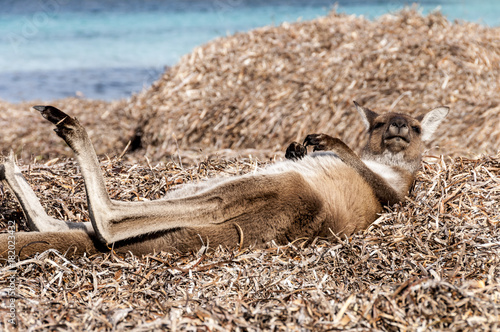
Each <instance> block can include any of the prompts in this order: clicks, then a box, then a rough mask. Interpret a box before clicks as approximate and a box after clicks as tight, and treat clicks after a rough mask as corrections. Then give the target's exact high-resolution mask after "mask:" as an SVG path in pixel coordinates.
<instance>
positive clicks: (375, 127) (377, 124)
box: [373, 122, 385, 129]
mask: <svg viewBox="0 0 500 332" xmlns="http://www.w3.org/2000/svg"><path fill="white" fill-rule="evenodd" d="M384 124H385V123H383V122H377V123H376V124H375V125H374V126H373V129H378V128H381V127H382V126H383V125H384Z"/></svg>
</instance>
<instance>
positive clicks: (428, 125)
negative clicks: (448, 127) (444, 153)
mask: <svg viewBox="0 0 500 332" xmlns="http://www.w3.org/2000/svg"><path fill="white" fill-rule="evenodd" d="M449 110H450V108H449V107H447V106H439V107H436V108H434V109H432V110H430V111H429V112H428V113H427V114H425V115H424V116H423V117H418V118H417V119H418V120H420V125H421V126H422V141H428V140H430V139H431V137H432V135H433V134H434V132H435V131H436V129H437V128H438V127H439V124H440V123H441V121H443V119H444V118H445V117H446V115H447V114H448V111H449Z"/></svg>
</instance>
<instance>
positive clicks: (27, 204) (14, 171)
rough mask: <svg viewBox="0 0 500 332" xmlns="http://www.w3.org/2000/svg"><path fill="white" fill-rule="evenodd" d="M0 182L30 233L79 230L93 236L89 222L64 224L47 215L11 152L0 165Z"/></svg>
mask: <svg viewBox="0 0 500 332" xmlns="http://www.w3.org/2000/svg"><path fill="white" fill-rule="evenodd" d="M0 180H3V181H5V182H7V184H8V185H9V187H10V189H11V190H12V192H13V193H14V195H15V196H16V198H17V200H18V201H19V203H20V204H21V207H22V208H23V211H24V214H25V216H26V219H27V223H28V227H29V228H30V229H31V230H32V231H38V232H63V231H68V230H77V229H80V230H83V231H85V232H87V233H88V234H89V235H93V234H94V229H93V228H92V225H91V223H90V222H85V223H74V222H64V221H62V220H58V219H56V218H52V217H50V216H49V215H47V213H46V212H45V210H44V208H43V207H42V205H41V204H40V201H39V200H38V197H36V195H35V193H34V192H33V189H31V187H30V185H29V184H28V183H27V182H26V179H25V178H24V177H23V175H22V174H21V170H20V169H19V167H17V165H16V164H15V162H14V154H13V153H12V152H11V153H10V155H9V156H8V157H7V158H6V159H5V161H4V163H3V164H2V165H0Z"/></svg>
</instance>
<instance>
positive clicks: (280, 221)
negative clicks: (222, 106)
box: [0, 104, 447, 257]
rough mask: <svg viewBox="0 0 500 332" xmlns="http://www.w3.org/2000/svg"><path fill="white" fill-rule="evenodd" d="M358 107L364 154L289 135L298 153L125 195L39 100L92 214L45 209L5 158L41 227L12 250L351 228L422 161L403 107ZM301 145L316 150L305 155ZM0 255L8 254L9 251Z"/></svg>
mask: <svg viewBox="0 0 500 332" xmlns="http://www.w3.org/2000/svg"><path fill="white" fill-rule="evenodd" d="M356 107H357V109H358V111H359V112H360V114H361V115H362V117H363V119H364V121H365V124H366V125H367V129H368V132H369V135H370V138H369V143H368V145H367V147H366V148H365V152H364V157H365V159H366V160H365V161H363V160H361V159H360V158H359V157H358V156H357V155H356V154H355V153H354V152H352V151H351V150H350V149H349V147H347V146H346V145H345V144H344V143H343V142H342V141H340V140H339V139H336V138H332V137H330V136H328V135H324V134H315V135H309V136H307V137H306V139H305V142H304V145H301V144H298V143H292V144H291V145H290V147H289V148H288V149H287V153H286V156H287V157H288V158H292V159H296V161H295V162H292V161H288V162H284V163H281V164H276V165H274V166H271V167H270V168H269V169H266V170H264V171H262V172H261V173H257V174H252V175H246V176H241V177H235V178H233V179H230V180H224V181H214V182H213V183H211V182H208V183H207V184H205V185H201V186H196V187H195V186H192V187H187V188H185V189H181V191H179V192H177V193H174V194H172V195H171V197H170V198H169V197H167V199H165V200H159V201H153V202H134V203H130V202H116V201H112V200H110V199H109V197H108V195H107V192H106V188H105V185H104V180H103V178H102V175H101V174H100V168H99V165H98V161H97V157H96V156H95V152H94V150H93V147H92V144H91V143H90V140H89V139H88V137H87V134H86V132H85V130H84V128H83V127H82V126H81V125H80V124H79V123H78V121H77V120H76V119H74V118H71V117H69V116H67V115H66V114H65V113H63V112H61V111H60V110H57V109H55V108H53V107H50V106H47V107H46V106H37V107H35V108H36V109H37V110H39V111H40V112H41V113H42V115H43V116H44V117H45V118H47V119H48V120H49V121H50V122H52V123H54V124H56V127H57V129H56V132H57V133H58V135H59V136H61V137H62V138H63V139H64V140H65V141H66V142H67V143H68V145H69V146H70V147H71V148H72V149H73V151H74V152H75V157H76V159H77V161H78V162H79V163H80V166H81V170H82V174H83V177H84V180H85V188H86V191H87V198H88V202H89V210H90V216H91V221H92V222H91V223H85V224H84V225H82V224H77V225H76V224H75V223H66V222H63V221H59V220H57V219H54V218H51V217H48V216H47V215H46V214H45V212H44V211H43V209H42V207H41V205H40V203H39V202H38V200H37V199H36V197H35V195H34V193H33V192H32V190H31V189H30V188H29V187H28V185H27V183H26V181H25V180H24V178H23V177H22V175H21V174H20V172H19V170H18V169H17V167H16V166H15V164H14V162H13V158H10V159H9V160H7V161H6V163H5V164H4V165H2V167H0V178H1V179H3V180H5V181H6V182H7V183H8V184H9V185H10V186H11V188H12V190H13V192H14V193H15V195H16V196H17V198H18V200H19V201H20V203H21V205H22V207H23V210H24V212H25V214H26V215H27V219H28V223H29V225H30V227H31V228H32V229H34V230H37V231H38V232H29V233H22V232H20V233H18V234H16V252H17V254H21V255H22V257H27V256H31V255H33V254H34V253H36V252H41V251H44V250H46V249H49V248H54V249H57V250H59V251H60V252H68V253H71V254H77V255H81V254H83V253H88V254H94V253H97V252H102V251H106V250H108V249H109V247H111V246H113V247H114V249H115V250H117V251H120V252H126V251H131V252H133V253H135V254H137V255H139V254H147V253H152V252H158V251H171V250H178V251H181V252H186V251H192V250H197V249H199V248H200V247H201V246H202V245H207V244H208V245H209V246H210V247H216V246H219V245H223V246H229V247H237V246H252V245H254V246H263V245H264V244H265V243H267V242H269V241H271V240H274V241H276V242H277V243H279V244H285V243H287V242H289V241H293V240H295V239H298V238H309V239H313V238H314V237H318V236H319V237H329V236H332V234H335V236H340V237H343V236H349V235H351V234H353V233H355V232H358V231H360V230H363V229H365V228H367V227H368V226H369V225H370V224H371V223H372V222H373V221H374V220H375V219H376V217H377V214H378V213H380V212H381V211H382V206H383V205H385V204H394V203H396V202H399V201H401V200H402V199H404V196H405V195H406V194H407V193H408V190H409V188H410V186H411V183H412V182H413V176H414V173H415V171H416V169H417V168H418V163H420V158H421V152H422V149H423V143H422V140H421V138H420V135H421V133H420V132H421V131H422V130H426V128H423V129H422V128H421V127H420V126H421V123H420V121H419V120H417V119H414V118H412V117H409V116H407V115H401V114H397V113H388V114H383V115H378V114H376V113H375V112H372V111H370V110H368V109H366V108H363V107H361V106H359V105H357V104H356ZM446 113H447V109H445V108H441V111H432V112H430V113H429V114H431V115H433V116H434V117H435V118H432V116H426V117H425V118H423V122H424V123H425V125H426V127H429V128H431V129H432V131H433V130H435V128H436V127H437V125H438V124H439V122H440V121H441V120H442V118H444V116H445V115H446ZM417 127H418V129H415V128H417ZM425 134H426V135H430V134H432V133H430V134H429V133H428V132H426V133H425ZM307 146H313V147H314V150H315V151H318V152H315V153H313V154H312V155H311V156H306V154H307V150H306V147H307ZM327 150H328V151H327ZM325 151H326V152H325ZM330 151H331V152H330ZM373 169H375V171H374V170H373ZM75 228H79V229H77V230H75ZM0 248H7V236H6V234H0ZM0 256H3V257H6V256H7V251H5V252H3V253H1V252H0Z"/></svg>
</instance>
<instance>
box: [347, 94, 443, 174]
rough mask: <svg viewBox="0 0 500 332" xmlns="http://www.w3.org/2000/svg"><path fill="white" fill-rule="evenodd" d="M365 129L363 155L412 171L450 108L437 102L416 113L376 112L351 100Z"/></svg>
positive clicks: (366, 157) (365, 157) (416, 166)
mask: <svg viewBox="0 0 500 332" xmlns="http://www.w3.org/2000/svg"><path fill="white" fill-rule="evenodd" d="M354 105H356V109H357V111H358V112H359V114H360V115H361V117H362V118H363V122H364V124H365V126H366V128H367V130H368V134H369V139H368V144H367V145H366V147H365V148H364V150H363V158H364V159H370V160H375V161H378V162H381V163H384V164H387V165H393V166H399V167H403V168H405V169H407V170H408V171H410V172H412V173H413V172H415V171H416V170H417V169H418V167H419V165H420V160H421V157H422V152H423V150H424V142H425V141H428V140H429V139H430V138H431V137H432V134H433V133H434V132H435V131H436V129H437V128H438V126H439V124H440V123H441V121H442V120H443V119H444V118H445V117H446V115H447V114H448V110H449V108H448V107H446V106H440V107H437V108H434V109H432V110H430V111H429V112H427V113H426V114H424V115H422V116H419V117H416V118H414V117H412V116H409V115H407V114H401V113H392V112H390V113H384V114H378V113H376V112H373V111H372V110H370V109H368V108H366V107H363V106H360V105H359V104H358V103H356V102H354Z"/></svg>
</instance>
